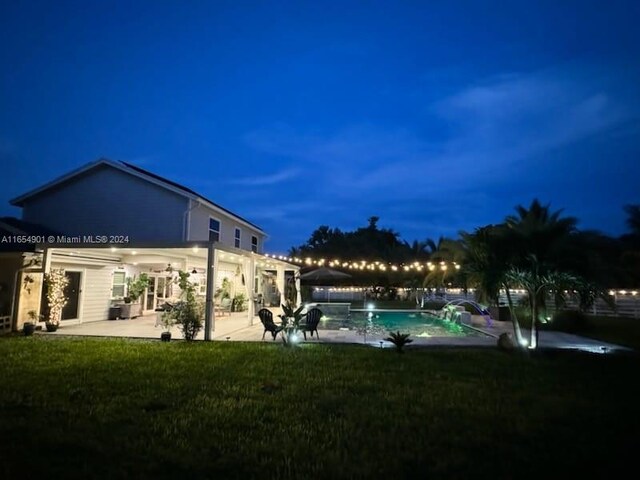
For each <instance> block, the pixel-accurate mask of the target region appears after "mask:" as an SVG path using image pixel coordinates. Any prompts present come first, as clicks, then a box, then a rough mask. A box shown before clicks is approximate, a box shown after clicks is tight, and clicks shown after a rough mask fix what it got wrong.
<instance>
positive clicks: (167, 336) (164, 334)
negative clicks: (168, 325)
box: [160, 332, 171, 342]
mask: <svg viewBox="0 0 640 480" xmlns="http://www.w3.org/2000/svg"><path fill="white" fill-rule="evenodd" d="M160 340H162V341H163V342H170V341H171V332H162V333H161V334H160Z"/></svg>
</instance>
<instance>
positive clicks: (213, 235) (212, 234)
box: [209, 218, 220, 242]
mask: <svg viewBox="0 0 640 480" xmlns="http://www.w3.org/2000/svg"><path fill="white" fill-rule="evenodd" d="M209 241H213V242H219V241H220V220H216V219H215V218H209Z"/></svg>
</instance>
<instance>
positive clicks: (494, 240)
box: [460, 224, 524, 346]
mask: <svg viewBox="0 0 640 480" xmlns="http://www.w3.org/2000/svg"><path fill="white" fill-rule="evenodd" d="M460 236H461V244H462V248H463V250H464V252H465V256H464V259H463V262H462V271H463V273H464V274H465V276H466V279H467V281H468V282H469V284H470V285H473V286H474V287H475V288H476V291H475V297H476V301H478V302H480V303H487V304H489V305H496V306H499V297H500V289H504V290H505V292H506V296H507V302H508V305H509V312H510V317H511V322H512V324H513V331H514V334H515V336H516V342H517V344H518V346H522V345H524V342H523V337H522V332H521V329H520V323H519V322H518V317H517V314H516V311H515V309H514V304H513V299H512V298H511V293H510V288H511V286H512V285H511V282H510V278H509V277H508V276H507V273H508V272H509V271H510V270H511V269H512V268H513V267H512V262H513V258H514V249H513V239H512V238H511V237H512V232H511V231H510V230H509V229H508V228H507V227H506V226H505V225H504V224H502V225H488V226H486V227H482V228H478V229H476V230H475V231H474V232H473V233H467V232H461V233H460Z"/></svg>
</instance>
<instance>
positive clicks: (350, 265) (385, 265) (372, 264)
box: [264, 253, 461, 273]
mask: <svg viewBox="0 0 640 480" xmlns="http://www.w3.org/2000/svg"><path fill="white" fill-rule="evenodd" d="M264 256H265V257H268V258H273V259H276V260H282V261H286V262H289V263H293V264H298V265H301V266H308V267H322V266H328V267H330V268H342V269H347V270H359V271H362V270H366V271H369V272H376V271H377V272H386V271H388V270H391V271H393V272H404V273H416V272H420V273H422V272H423V270H428V271H429V272H433V271H434V270H436V268H438V270H440V271H442V272H443V273H446V272H447V270H449V269H455V270H460V268H461V265H460V264H458V263H457V262H445V261H439V262H438V264H437V267H436V265H435V264H434V263H433V262H431V261H419V260H414V261H407V262H400V263H393V262H383V261H381V260H371V261H367V260H364V259H362V258H358V259H351V260H350V259H340V258H337V257H333V258H331V259H326V258H313V257H304V258H301V257H295V256H294V257H287V256H285V255H275V254H268V253H266V254H264Z"/></svg>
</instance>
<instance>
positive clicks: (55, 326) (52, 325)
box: [45, 322, 58, 332]
mask: <svg viewBox="0 0 640 480" xmlns="http://www.w3.org/2000/svg"><path fill="white" fill-rule="evenodd" d="M45 326H46V327H47V332H55V331H56V330H58V324H57V323H48V322H47V323H45Z"/></svg>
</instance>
